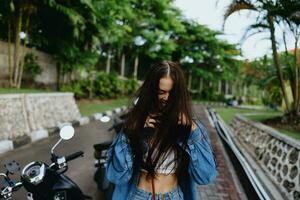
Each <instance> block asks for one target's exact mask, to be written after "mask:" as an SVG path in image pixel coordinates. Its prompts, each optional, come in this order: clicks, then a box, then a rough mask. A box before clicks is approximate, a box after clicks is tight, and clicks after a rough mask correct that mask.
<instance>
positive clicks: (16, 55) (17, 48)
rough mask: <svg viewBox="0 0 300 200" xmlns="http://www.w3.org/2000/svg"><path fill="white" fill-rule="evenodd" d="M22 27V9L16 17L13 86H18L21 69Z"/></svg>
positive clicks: (17, 12)
mask: <svg viewBox="0 0 300 200" xmlns="http://www.w3.org/2000/svg"><path fill="white" fill-rule="evenodd" d="M21 27H22V12H21V10H20V9H18V10H17V11H16V16H15V48H14V68H13V74H14V75H13V86H14V87H16V86H17V81H18V76H19V67H20V62H19V61H20V55H19V54H20V52H19V51H20V42H21V39H20V32H21Z"/></svg>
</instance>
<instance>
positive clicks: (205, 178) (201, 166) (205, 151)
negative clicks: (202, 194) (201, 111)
mask: <svg viewBox="0 0 300 200" xmlns="http://www.w3.org/2000/svg"><path fill="white" fill-rule="evenodd" d="M196 124H197V128H196V129H194V130H193V131H192V132H191V134H190V137H189V139H188V143H187V148H185V151H186V152H187V153H188V154H189V156H190V163H189V169H188V171H189V174H190V175H191V177H192V178H193V179H194V181H195V182H196V183H197V184H199V185H205V184H208V183H210V182H212V181H213V180H214V179H215V178H216V177H217V174H218V172H217V166H216V165H217V163H216V160H215V156H214V152H213V150H212V147H211V141H210V139H209V137H208V132H207V130H206V128H205V127H204V125H203V124H202V123H201V122H200V121H197V122H196ZM179 145H180V146H181V147H183V144H182V142H179Z"/></svg>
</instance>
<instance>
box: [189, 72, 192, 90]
mask: <svg viewBox="0 0 300 200" xmlns="http://www.w3.org/2000/svg"><path fill="white" fill-rule="evenodd" d="M188 89H189V91H190V90H191V89H192V72H191V71H189V79H188Z"/></svg>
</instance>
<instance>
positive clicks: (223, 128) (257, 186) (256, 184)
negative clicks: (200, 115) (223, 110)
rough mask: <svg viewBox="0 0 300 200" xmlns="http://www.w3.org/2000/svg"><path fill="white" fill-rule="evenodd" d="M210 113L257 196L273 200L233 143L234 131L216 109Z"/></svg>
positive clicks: (219, 133)
mask: <svg viewBox="0 0 300 200" xmlns="http://www.w3.org/2000/svg"><path fill="white" fill-rule="evenodd" d="M208 113H209V118H210V121H211V122H212V123H213V125H214V127H215V129H216V131H217V133H218V135H219V136H220V138H221V139H222V140H223V141H224V142H226V143H227V145H228V146H229V147H230V148H231V150H232V152H233V153H234V154H235V157H236V158H237V159H238V161H239V163H240V165H241V166H242V168H243V170H244V172H245V174H246V175H247V178H248V180H249V182H250V183H251V185H252V187H253V188H254V190H255V192H256V193H257V196H258V197H259V198H260V199H261V200H271V199H272V198H271V197H270V196H269V194H268V193H267V191H266V190H265V188H264V187H263V184H262V183H261V181H260V180H259V178H258V177H257V175H256V174H255V173H254V170H253V169H252V168H251V166H250V164H249V162H248V161H247V159H246V158H245V157H244V155H243V153H242V152H241V151H240V149H239V148H238V146H237V145H236V144H235V142H234V141H233V139H232V137H233V133H232V131H231V130H230V129H229V128H228V126H227V125H226V124H225V122H224V121H223V120H222V119H221V118H220V116H219V115H218V114H217V113H216V112H215V111H214V109H212V108H208Z"/></svg>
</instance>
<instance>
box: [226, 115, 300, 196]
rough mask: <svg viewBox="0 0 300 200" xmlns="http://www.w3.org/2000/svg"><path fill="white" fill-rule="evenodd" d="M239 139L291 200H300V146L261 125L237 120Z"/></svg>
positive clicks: (235, 132) (236, 132)
mask: <svg viewBox="0 0 300 200" xmlns="http://www.w3.org/2000/svg"><path fill="white" fill-rule="evenodd" d="M231 125H232V128H233V130H234V134H235V137H236V138H237V140H238V141H239V143H240V144H241V145H243V146H244V147H245V148H246V149H247V151H248V153H249V154H250V155H251V156H252V157H253V158H254V159H255V160H256V162H257V163H258V164H259V165H260V166H261V168H262V169H263V170H264V171H265V174H267V175H268V177H269V178H270V180H272V181H273V182H274V183H275V185H277V186H278V189H279V190H280V192H281V193H282V194H283V195H284V196H286V198H287V199H291V200H292V199H293V200H299V199H300V175H299V174H300V173H299V170H300V156H299V151H300V142H299V141H297V140H295V139H292V138H289V137H287V136H285V135H282V134H280V133H279V132H277V131H276V130H274V129H272V128H270V127H267V126H265V125H263V124H261V123H256V122H252V121H250V120H248V119H246V118H244V117H242V116H236V117H235V118H234V120H233V122H232V124H231Z"/></svg>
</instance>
